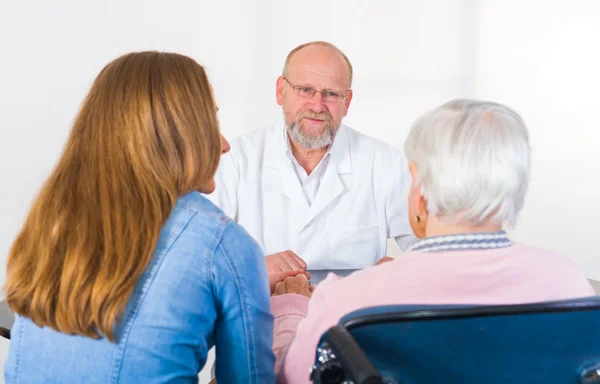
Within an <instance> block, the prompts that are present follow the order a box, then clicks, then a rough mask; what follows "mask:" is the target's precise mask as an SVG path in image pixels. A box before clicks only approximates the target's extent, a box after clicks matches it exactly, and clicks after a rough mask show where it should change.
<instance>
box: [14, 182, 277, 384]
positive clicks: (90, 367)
mask: <svg viewBox="0 0 600 384" xmlns="http://www.w3.org/2000/svg"><path fill="white" fill-rule="evenodd" d="M132 219H133V218H132ZM116 331H117V342H116V343H110V342H109V341H108V340H106V339H99V340H93V339H91V338H87V337H82V336H74V335H66V334H62V333H59V332H56V331H54V330H52V329H50V328H48V327H44V328H39V327H37V326H36V325H35V324H33V323H32V322H31V321H30V320H29V319H27V318H22V317H20V316H16V319H15V324H14V326H13V328H12V330H11V337H12V340H11V342H10V350H9V356H8V359H7V361H6V363H5V378H6V382H7V383H88V384H92V383H102V384H106V383H197V382H198V372H199V371H200V370H201V369H202V367H203V366H204V363H205V362H206V355H207V353H208V350H209V349H210V348H211V347H212V346H213V345H215V346H216V378H217V381H218V383H219V384H225V383H261V384H262V383H274V382H275V377H274V372H273V365H274V362H275V359H274V355H273V352H272V351H271V347H272V340H273V333H272V332H273V316H272V315H271V313H270V302H269V287H268V280H267V272H266V265H265V262H264V258H263V255H262V252H261V250H260V248H259V247H258V245H257V244H256V242H255V241H254V240H253V239H252V238H251V237H250V236H249V235H248V234H247V233H246V232H245V231H244V229H242V228H241V227H240V226H239V225H237V224H236V223H235V222H233V221H232V220H230V219H228V218H227V217H226V216H225V215H224V214H223V213H222V212H221V211H220V210H219V209H218V208H217V207H216V206H214V205H213V204H212V203H211V202H209V201H208V200H207V199H206V198H205V197H203V196H202V195H200V194H199V193H191V194H189V195H186V196H184V197H182V198H181V199H180V200H179V201H178V202H177V204H176V207H175V209H174V210H173V212H172V214H171V216H170V218H169V220H168V221H167V223H166V224H165V226H164V228H163V229H162V231H161V234H160V238H159V241H158V244H157V247H156V250H155V252H154V257H153V259H152V261H151V262H150V264H149V265H148V268H147V269H146V272H145V273H144V274H143V275H142V277H141V278H140V280H139V281H138V283H137V285H136V288H135V291H134V293H133V295H132V297H131V299H130V300H129V303H128V305H127V308H126V311H125V313H124V315H123V318H122V320H121V322H120V323H119V325H118V326H117V329H116Z"/></svg>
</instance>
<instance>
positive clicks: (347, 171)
mask: <svg viewBox="0 0 600 384" xmlns="http://www.w3.org/2000/svg"><path fill="white" fill-rule="evenodd" d="M351 86H352V65H351V64H350V61H349V60H348V58H347V57H346V55H345V54H344V53H343V52H341V51H340V50H339V49H338V48H336V47H335V46H334V45H332V44H330V43H327V42H310V43H306V44H303V45H300V46H299V47H297V48H295V49H294V50H292V51H291V52H290V53H289V55H288V57H287V59H286V62H285V66H284V69H283V74H282V76H280V77H279V78H278V79H277V85H276V98H277V103H278V104H279V105H281V106H282V109H283V116H284V122H283V123H281V124H279V125H276V126H275V127H270V128H267V129H263V130H259V131H255V132H252V133H248V134H245V135H242V136H241V137H239V138H237V139H236V140H233V141H232V142H231V151H230V152H229V154H228V155H225V156H223V157H222V160H221V163H220V165H219V170H218V172H217V175H216V185H217V188H216V191H215V192H214V193H213V194H211V195H208V196H207V197H208V198H210V199H211V200H213V202H214V203H215V204H216V205H217V206H219V207H220V208H221V209H222V210H223V211H224V212H225V213H226V214H227V215H228V216H230V217H231V218H233V219H234V220H235V221H236V222H238V223H239V224H241V225H242V226H243V227H244V228H245V229H246V230H247V231H248V232H249V233H250V235H251V236H253V237H254V238H255V239H256V241H258V243H259V244H260V245H261V247H262V249H263V251H264V253H265V254H266V255H267V256H266V262H267V267H268V271H269V273H270V275H272V274H277V273H279V274H281V272H282V271H283V272H285V271H294V270H305V269H306V268H307V266H308V269H358V268H364V267H368V266H371V265H374V264H376V263H377V262H378V261H380V260H381V259H382V258H384V257H385V256H386V252H387V249H386V247H387V239H388V238H395V239H396V241H397V243H398V245H399V246H400V248H402V249H407V248H408V246H410V245H411V244H412V243H413V242H414V241H415V238H414V237H413V234H412V231H411V229H410V226H409V224H408V219H407V218H408V214H407V205H406V203H407V198H405V197H404V195H405V191H407V188H406V184H407V183H409V180H408V177H407V171H408V169H407V164H406V161H405V158H404V156H403V154H402V153H401V152H400V151H398V150H396V149H394V148H392V147H390V146H389V145H386V144H384V143H382V142H380V141H378V140H376V139H373V138H370V137H368V136H365V135H363V134H361V133H359V132H357V131H355V130H353V129H351V128H349V127H347V126H344V125H341V121H342V118H343V117H344V116H346V114H347V113H348V108H349V107H350V102H351V101H352V90H351V89H350V88H351ZM270 277H271V280H273V277H272V276H270ZM274 283H277V281H275V282H274V281H271V285H272V286H274Z"/></svg>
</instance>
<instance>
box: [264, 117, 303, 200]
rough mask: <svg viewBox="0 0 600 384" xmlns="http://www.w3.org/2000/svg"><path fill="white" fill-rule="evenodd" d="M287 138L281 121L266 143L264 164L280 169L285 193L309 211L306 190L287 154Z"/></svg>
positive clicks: (267, 166)
mask: <svg viewBox="0 0 600 384" xmlns="http://www.w3.org/2000/svg"><path fill="white" fill-rule="evenodd" d="M286 139H287V136H286V135H285V132H284V127H283V124H281V123H280V124H278V125H277V126H276V127H275V128H274V129H273V132H272V133H271V135H270V137H269V138H268V141H269V142H268V143H266V146H265V159H264V166H265V167H266V168H271V169H273V170H277V171H278V173H279V177H280V183H281V184H280V185H281V188H282V192H283V194H284V195H285V196H286V197H287V198H288V199H289V200H290V201H291V202H292V203H293V204H295V205H298V206H299V207H301V208H303V209H304V210H306V211H308V201H307V200H306V196H304V190H303V189H302V185H301V184H300V180H298V176H297V175H296V171H294V168H293V164H292V162H291V160H290V159H289V158H288V157H287V155H286V151H287V145H286V142H285V140H286Z"/></svg>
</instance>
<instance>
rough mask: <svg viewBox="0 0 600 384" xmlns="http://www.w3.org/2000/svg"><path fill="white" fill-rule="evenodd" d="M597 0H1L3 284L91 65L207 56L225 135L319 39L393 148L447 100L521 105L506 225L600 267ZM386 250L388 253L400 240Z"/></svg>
mask: <svg viewBox="0 0 600 384" xmlns="http://www.w3.org/2000/svg"><path fill="white" fill-rule="evenodd" d="M599 7H600V3H599V2H598V1H597V0H587V1H585V0H575V1H569V2H563V1H560V2H559V1H554V2H549V1H542V0H530V1H519V0H510V1H506V0H504V1H495V0H482V1H475V0H452V1H441V0H440V1H435V0H428V1H420V2H414V1H409V0H403V1H395V2H389V1H370V2H366V1H358V0H330V1H323V0H309V1H305V2H303V3H302V6H298V3H297V2H289V1H275V0H273V1H265V0H263V1H252V2H247V1H242V0H237V1H233V0H228V1H220V2H208V1H197V0H174V1H171V2H169V3H168V5H167V3H165V2H163V1H158V0H153V1H142V0H129V1H115V0H112V1H108V0H103V1H100V0H97V1H84V2H82V1H75V0H73V1H68V0H58V1H52V2H48V1H43V0H29V1H21V2H8V1H6V0H3V1H2V2H1V3H0V14H2V15H3V16H4V17H3V19H2V23H0V55H1V57H0V113H1V116H2V120H1V121H2V123H1V124H0V180H2V188H0V217H2V220H1V221H0V264H1V265H2V268H0V282H3V281H4V273H5V272H4V264H5V255H6V254H7V253H8V250H9V247H10V244H11V243H12V241H13V239H14V237H15V235H16V233H17V231H18V229H19V227H20V225H21V223H22V221H23V219H24V216H25V214H26V212H27V209H28V207H29V205H30V203H31V201H32V199H33V197H34V195H35V193H36V191H37V189H38V188H39V186H40V184H41V183H42V181H43V180H44V178H45V177H46V176H47V174H48V172H49V171H50V170H51V168H52V166H53V164H54V162H55V161H56V158H57V156H58V155H59V153H60V151H61V148H62V145H63V143H64V140H65V138H66V135H67V133H68V131H69V129H70V124H71V121H72V119H73V117H74V115H75V113H76V112H77V108H78V107H79V105H80V102H81V100H82V98H83V97H84V95H85V93H86V92H87V90H88V88H89V86H90V84H91V82H92V80H93V78H94V77H95V76H96V74H97V73H98V71H99V70H100V69H101V68H102V67H103V66H104V65H105V64H106V63H107V62H108V61H109V60H111V59H113V58H114V57H116V56H118V55H120V54H122V53H125V52H128V51H132V50H145V49H159V50H168V51H177V52H181V53H184V54H187V55H190V56H192V57H193V58H195V59H196V60H198V61H199V62H200V63H202V64H204V65H205V66H206V67H207V69H208V71H209V73H210V76H211V80H212V81H213V84H214V86H215V89H216V96H217V98H218V102H219V106H220V110H221V112H220V119H221V123H222V130H223V132H224V133H225V135H227V136H229V137H234V136H237V135H239V134H241V133H243V132H247V131H251V130H254V129H258V128H261V127H263V126H266V125H268V124H270V123H272V122H273V121H275V120H276V119H278V118H279V117H280V111H279V109H278V107H277V106H276V104H275V101H274V83H275V79H276V77H277V75H278V74H279V72H280V71H281V67H282V64H283V60H284V58H285V55H286V54H287V52H288V51H289V50H290V49H291V48H292V47H294V46H295V45H297V44H300V43H302V42H305V41H308V40H313V39H324V40H329V41H332V42H334V43H335V44H337V45H338V46H339V47H340V48H342V49H343V50H344V51H346V53H347V54H348V56H349V57H350V59H351V60H352V62H353V64H354V67H355V73H356V75H355V83H354V87H353V88H354V90H355V98H354V100H353V105H352V106H351V109H350V113H349V115H348V117H347V118H346V123H347V124H350V125H352V126H353V127H355V128H356V129H358V130H360V131H363V132H365V133H368V134H370V135H373V136H375V137H378V138H380V139H382V140H384V141H386V142H389V143H390V144H392V145H394V146H397V147H401V146H402V142H403V140H404V138H405V135H406V132H407V130H408V128H409V125H410V123H411V122H412V121H413V120H414V119H415V118H416V116H417V115H418V114H420V113H421V112H422V111H423V110H425V109H427V108H430V107H433V106H435V105H437V104H439V103H441V102H443V101H445V100H447V99H450V98H453V97H460V96H476V97H481V98H487V99H492V100H497V101H500V102H505V103H507V104H509V105H510V106H513V107H514V108H515V109H517V110H518V111H519V112H520V113H522V115H523V116H524V118H525V120H526V122H527V123H528V125H529V127H530V130H531V135H532V144H533V150H534V152H533V161H534V164H533V166H534V169H533V180H532V184H531V192H530V194H529V197H528V200H527V203H526V208H525V211H524V212H523V216H522V220H521V221H520V223H519V226H518V227H517V230H516V232H515V236H516V238H517V239H518V240H521V241H524V242H526V243H529V244H533V245H540V246H547V247H550V248H553V249H555V250H557V251H559V252H562V253H564V254H567V255H569V256H570V257H572V258H574V259H575V260H576V262H577V263H578V264H579V265H580V266H581V267H582V268H584V270H585V272H586V273H587V274H588V276H589V277H591V278H597V279H600V260H598V258H597V257H595V256H596V254H597V252H596V251H595V248H596V247H594V246H593V243H592V241H593V240H594V239H595V237H597V236H598V235H600V230H599V229H598V225H597V224H596V220H595V219H596V218H597V217H598V214H599V213H600V212H599V208H598V205H596V204H594V203H595V199H594V197H595V196H597V195H598V189H599V187H600V186H599V183H598V176H597V175H598V171H599V170H600V169H599V166H598V164H599V159H598V156H599V155H598V153H597V152H596V151H594V149H595V148H594V144H595V140H594V138H597V137H598V136H597V133H596V132H597V131H598V129H600V121H599V117H598V116H600V115H599V113H598V111H599V110H600V105H599V102H600V97H599V96H598V95H597V94H596V92H597V90H598V89H599V88H600V80H599V76H598V68H599V67H600V66H599V64H600V59H599V53H598V52H599V51H600V49H598V47H599V46H600V41H599V39H600V23H598V22H597V16H598V15H599V14H600V10H599V9H598V8H599ZM396 252H397V250H396V251H394V250H392V251H391V253H396Z"/></svg>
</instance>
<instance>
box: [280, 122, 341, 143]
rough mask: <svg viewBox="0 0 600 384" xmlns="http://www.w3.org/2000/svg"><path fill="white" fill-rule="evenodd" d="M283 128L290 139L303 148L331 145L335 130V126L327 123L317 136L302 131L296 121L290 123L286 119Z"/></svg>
mask: <svg viewBox="0 0 600 384" xmlns="http://www.w3.org/2000/svg"><path fill="white" fill-rule="evenodd" d="M285 130H286V131H287V134H288V136H289V138H290V140H292V141H293V142H294V143H296V144H298V145H300V146H301V147H303V148H306V149H312V150H314V149H321V148H325V147H327V146H329V145H331V143H333V139H334V138H335V134H336V132H337V128H334V127H333V126H331V125H329V126H327V127H326V128H325V129H324V130H323V132H321V134H320V135H318V136H313V135H308V134H306V133H305V132H304V131H302V127H301V126H300V122H298V121H296V122H294V123H293V124H290V123H288V122H287V121H286V122H285Z"/></svg>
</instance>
